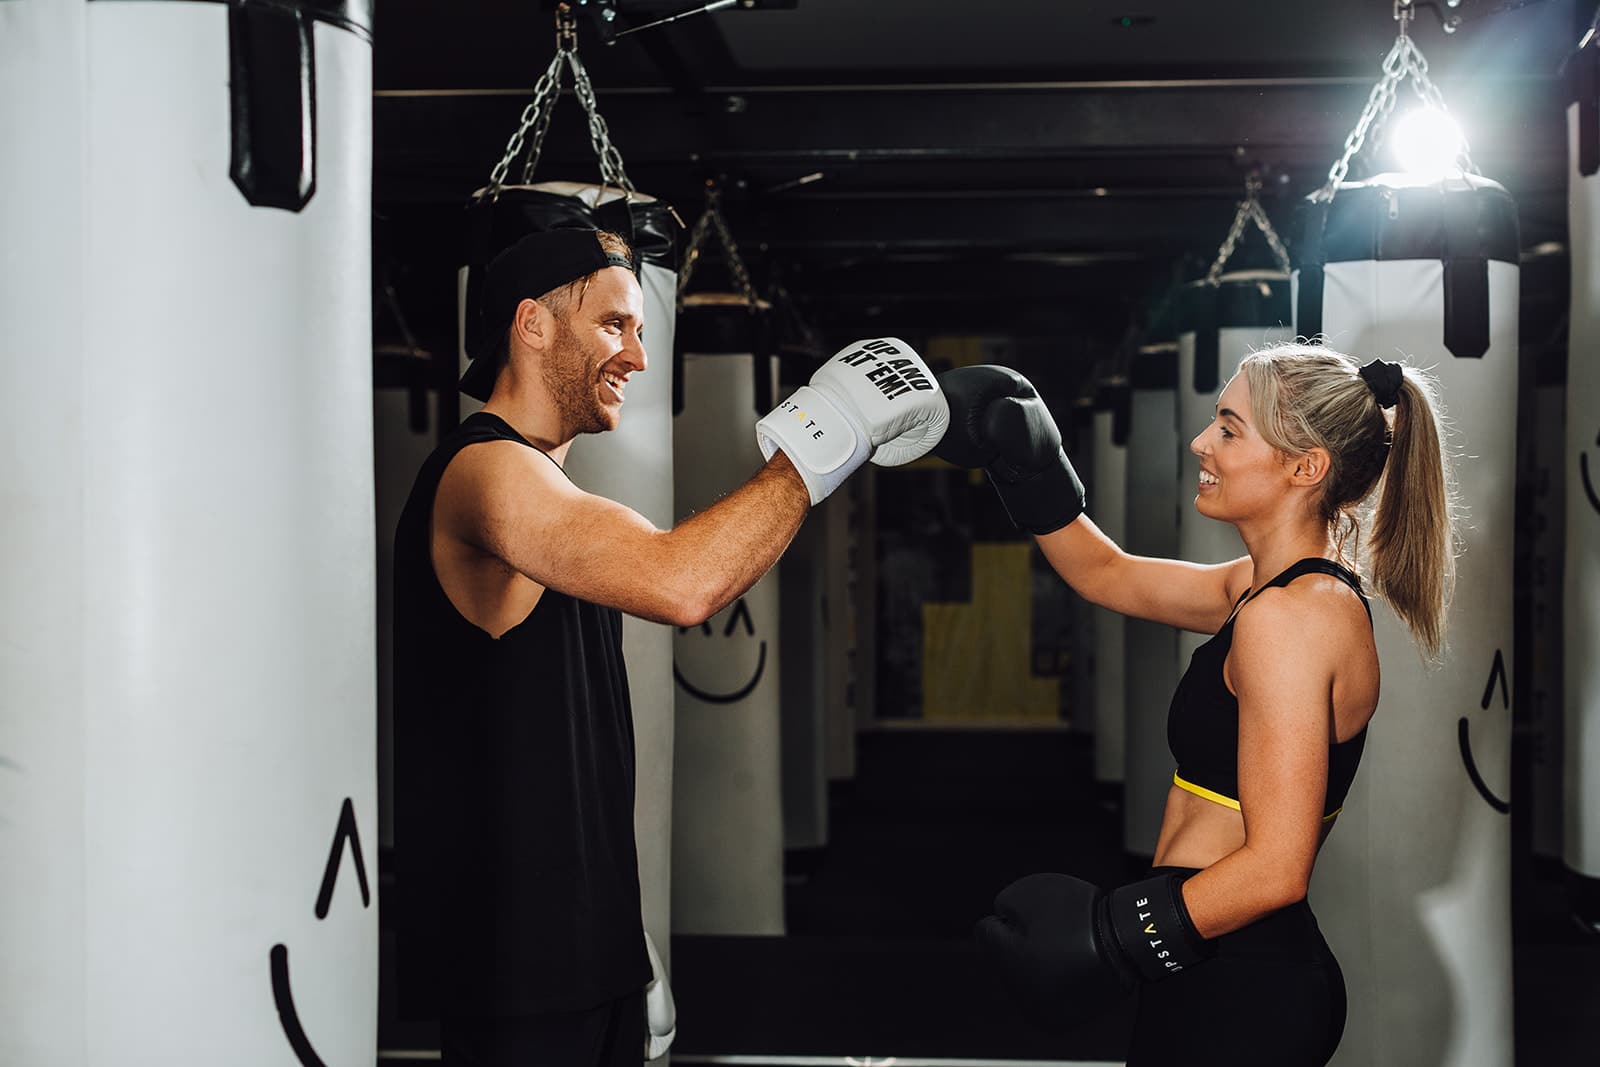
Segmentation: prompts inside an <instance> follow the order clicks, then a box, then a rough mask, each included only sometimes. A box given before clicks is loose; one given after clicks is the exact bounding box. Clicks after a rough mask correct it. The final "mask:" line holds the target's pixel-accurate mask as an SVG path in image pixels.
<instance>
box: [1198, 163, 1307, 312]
mask: <svg viewBox="0 0 1600 1067" xmlns="http://www.w3.org/2000/svg"><path fill="white" fill-rule="evenodd" d="M1246 223H1254V224H1255V227H1256V229H1258V230H1260V231H1261V236H1262V237H1264V238H1266V241H1267V245H1268V246H1269V247H1270V248H1271V249H1272V257H1273V258H1274V259H1275V260H1277V261H1278V269H1279V270H1282V271H1283V272H1284V273H1285V274H1287V273H1288V272H1289V250H1288V249H1287V248H1285V247H1284V244H1283V241H1282V240H1280V239H1279V237H1278V231H1277V230H1275V229H1273V228H1272V220H1271V219H1270V218H1268V217H1267V211H1266V208H1264V207H1262V206H1261V174H1260V172H1258V171H1251V172H1250V175H1249V177H1247V178H1246V179H1245V181H1244V199H1243V200H1241V201H1239V210H1238V211H1236V212H1235V213H1234V216H1233V225H1232V226H1231V227H1229V229H1228V236H1227V237H1225V238H1223V239H1222V247H1221V248H1219V249H1218V250H1217V258H1216V259H1215V260H1214V261H1213V262H1212V264H1211V269H1210V270H1208V271H1206V284H1208V285H1216V284H1218V280H1219V279H1220V278H1221V277H1222V269H1223V267H1225V266H1226V265H1227V263H1228V260H1230V259H1232V258H1233V253H1234V249H1236V248H1237V247H1238V246H1239V239H1240V238H1241V237H1243V236H1244V228H1245V224H1246Z"/></svg>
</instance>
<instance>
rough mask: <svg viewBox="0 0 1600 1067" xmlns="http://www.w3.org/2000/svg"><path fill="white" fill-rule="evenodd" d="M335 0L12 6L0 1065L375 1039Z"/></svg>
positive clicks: (356, 305)
mask: <svg viewBox="0 0 1600 1067" xmlns="http://www.w3.org/2000/svg"><path fill="white" fill-rule="evenodd" d="M331 6H332V5H327V4H321V3H307V2H297V0H285V2H283V3H278V4H273V5H265V4H260V5H255V4H252V5H232V4H229V5H225V4H216V3H185V2H163V3H155V2H149V3H76V4H74V3H58V2H51V0H13V2H9V3H0V142H3V143H4V144H5V146H6V147H5V155H6V165H5V166H4V167H3V168H0V204H4V205H5V207H4V208H0V232H4V233H5V247H4V251H3V252H0V322H4V323H5V329H6V337H7V347H6V349H5V352H4V356H3V359H0V393H3V395H5V396H7V397H10V398H15V402H13V403H11V404H10V405H9V406H8V412H7V416H6V418H5V419H4V420H3V426H4V429H3V430H0V442H3V445H4V449H5V454H6V455H7V456H8V457H10V459H11V462H7V463H6V464H5V465H4V467H3V470H0V512H3V514H4V515H5V519H4V521H3V522H0V589H3V590H4V593H3V595H0V856H3V857H4V859H3V861H0V945H3V946H4V949H3V951H0V1063H5V1064H8V1065H9V1064H16V1065H19V1067H20V1065H23V1064H26V1065H28V1067H55V1065H63V1067H64V1065H73V1067H80V1065H87V1067H102V1065H104V1067H110V1065H116V1067H139V1065H157V1064H162V1065H164V1064H179V1063H181V1064H221V1063H226V1064H238V1065H261V1067H282V1065H284V1064H294V1063H297V1062H298V1063H301V1064H311V1063H328V1064H334V1065H342V1064H357V1063H371V1062H373V1060H374V1058H375V1056H376V1054H377V1049H376V1027H377V995H378V951H377V948H378V923H377V915H378V909H377V906H376V905H377V901H376V899H375V896H374V892H375V890H376V888H377V873H378V872H377V864H376V845H375V843H376V841H377V822H376V785H375V774H374V765H375V751H374V750H375V742H374V732H375V722H376V715H375V710H374V705H375V700H376V698H375V693H374V674H375V664H374V652H373V647H374V641H373V598H374V577H373V570H374V563H373V504H372V496H373V483H372V393H371V389H372V370H371V367H372V364H371V360H372V343H371V315H370V284H371V262H370V258H371V234H370V218H371V192H370V190H371V144H372V132H371V110H372V84H371V64H372V47H371V32H370V29H371V5H370V3H361V2H352V3H348V4H343V5H338V6H339V11H340V14H339V16H338V17H334V16H332V15H328V14H325V12H326V11H327V10H329V8H330V7H331ZM23 398H25V400H24V399H23Z"/></svg>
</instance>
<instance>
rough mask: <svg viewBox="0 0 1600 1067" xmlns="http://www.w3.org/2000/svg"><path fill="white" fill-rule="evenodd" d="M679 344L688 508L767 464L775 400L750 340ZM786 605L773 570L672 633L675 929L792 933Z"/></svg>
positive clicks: (680, 459) (676, 428) (678, 480)
mask: <svg viewBox="0 0 1600 1067" xmlns="http://www.w3.org/2000/svg"><path fill="white" fill-rule="evenodd" d="M741 314H743V312H741ZM686 322H687V320H686ZM686 343H687V342H686ZM680 347H682V346H680ZM682 352H683V354H682V360H683V394H682V396H683V410H682V411H681V412H679V413H678V415H677V417H676V419H675V420H674V423H673V466H674V468H675V474H674V488H675V491H676V494H677V508H678V512H679V514H680V515H681V516H688V515H691V514H693V513H694V512H697V511H701V510H703V509H705V508H706V507H708V506H710V505H711V504H713V503H715V502H716V500H717V498H718V497H721V496H723V495H724V494H726V493H727V492H728V491H729V490H731V489H734V488H736V487H738V486H739V485H741V484H743V483H744V482H745V481H747V480H748V479H749V478H750V476H751V475H752V474H754V473H755V472H756V471H757V470H759V469H760V468H761V465H762V462H763V461H762V457H761V448H760V446H759V445H757V444H756V432H755V428H756V421H757V419H759V418H760V415H763V414H765V413H766V412H767V411H768V410H769V409H770V408H771V407H772V405H773V403H774V401H773V399H772V396H773V389H772V382H773V371H772V362H773V361H772V359H771V357H767V358H765V359H763V360H761V363H762V364H764V367H763V369H762V372H761V373H758V369H757V360H756V358H755V357H754V356H752V355H751V354H750V353H749V352H745V353H742V354H722V353H716V354H701V353H696V352H694V351H692V349H691V348H689V347H682ZM758 408H759V409H760V414H758V413H757V409H758ZM778 609H779V605H778V575H777V574H776V573H768V574H767V575H766V576H765V577H763V578H762V579H761V580H760V581H758V582H757V583H756V584H755V585H754V586H752V587H751V588H750V589H749V590H748V591H746V593H745V594H744V595H743V596H742V597H740V598H739V599H737V600H735V601H734V602H733V603H732V604H730V605H729V606H728V607H726V608H723V609H722V610H721V611H719V612H717V614H715V615H713V616H712V617H711V619H710V620H708V621H707V622H706V623H705V624H704V625H702V626H691V627H687V628H684V629H681V630H679V632H678V634H677V637H676V639H675V641H674V662H673V671H674V674H675V676H676V681H677V687H678V697H677V700H678V716H677V720H678V721H677V733H676V742H675V749H674V753H673V802H672V806H673V835H672V930H673V933H679V934H743V935H759V934H782V933H783V805H782V799H781V777H782V774H781V763H780V758H781V753H780V750H779V749H780V745H779V737H780V724H779V686H778V677H779V663H778Z"/></svg>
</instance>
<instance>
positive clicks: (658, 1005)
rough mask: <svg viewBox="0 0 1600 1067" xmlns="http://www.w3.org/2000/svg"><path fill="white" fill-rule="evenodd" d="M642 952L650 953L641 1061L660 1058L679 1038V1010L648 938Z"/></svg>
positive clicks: (659, 958)
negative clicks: (675, 1039) (642, 1057)
mask: <svg viewBox="0 0 1600 1067" xmlns="http://www.w3.org/2000/svg"><path fill="white" fill-rule="evenodd" d="M644 947H645V951H646V952H648V953H649V954H650V984H649V985H647V986H645V987H644V1019H645V1034H644V1058H645V1059H647V1060H655V1059H660V1058H661V1057H662V1056H665V1055H666V1054H667V1049H669V1048H671V1047H672V1039H673V1038H675V1037H677V1036H678V1007H677V1005H676V1004H674V1003H673V1002H672V986H670V985H668V984H667V969H666V968H665V967H663V966H661V956H660V954H659V953H657V952H656V943H655V942H654V941H652V940H650V935H649V934H648V933H646V934H645V935H644Z"/></svg>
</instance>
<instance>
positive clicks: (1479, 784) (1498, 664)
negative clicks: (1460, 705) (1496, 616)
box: [1456, 648, 1511, 815]
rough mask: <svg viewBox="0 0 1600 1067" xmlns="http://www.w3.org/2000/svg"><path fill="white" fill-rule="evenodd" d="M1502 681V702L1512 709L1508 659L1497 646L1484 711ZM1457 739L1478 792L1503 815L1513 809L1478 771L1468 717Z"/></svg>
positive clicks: (1486, 688)
mask: <svg viewBox="0 0 1600 1067" xmlns="http://www.w3.org/2000/svg"><path fill="white" fill-rule="evenodd" d="M1496 680H1498V681H1499V682H1500V704H1501V707H1503V708H1504V709H1505V710H1507V711H1509V710H1511V698H1510V696H1508V695H1507V692H1506V661H1505V657H1503V656H1502V655H1501V654H1500V650H1499V649H1498V648H1497V649H1495V650H1494V666H1492V667H1491V668H1490V669H1489V684H1488V685H1486V686H1484V688H1483V700H1482V701H1481V702H1480V706H1481V707H1482V709H1483V710H1484V711H1488V710H1489V703H1490V701H1491V700H1492V699H1493V697H1494V683H1495V681H1496ZM1456 739H1457V741H1458V742H1459V743H1460V745H1461V763H1462V765H1463V766H1464V767H1466V769H1467V777H1468V778H1470V779H1471V780H1472V785H1473V787H1474V788H1476V789H1477V790H1478V794H1479V795H1480V796H1482V797H1483V799H1484V800H1485V801H1487V802H1488V804H1489V806H1490V807H1491V808H1493V809H1494V810H1495V811H1498V812H1499V813H1500V814H1501V815H1505V814H1506V813H1507V812H1509V811H1510V810H1511V804H1510V803H1509V802H1508V801H1504V800H1501V799H1500V798H1499V797H1497V796H1495V795H1494V792H1493V791H1492V790H1490V788H1489V786H1488V785H1487V784H1486V783H1485V782H1484V780H1483V775H1481V774H1479V773H1478V763H1477V761H1476V760H1474V759H1473V758H1472V740H1471V738H1470V737H1469V736H1468V733H1467V717H1466V716H1465V715H1463V716H1461V721H1460V722H1459V723H1458V724H1457V727H1456Z"/></svg>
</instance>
